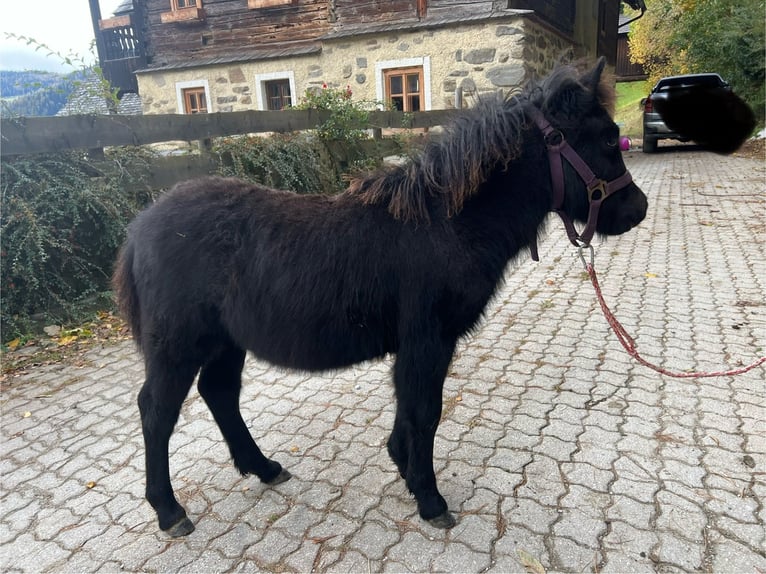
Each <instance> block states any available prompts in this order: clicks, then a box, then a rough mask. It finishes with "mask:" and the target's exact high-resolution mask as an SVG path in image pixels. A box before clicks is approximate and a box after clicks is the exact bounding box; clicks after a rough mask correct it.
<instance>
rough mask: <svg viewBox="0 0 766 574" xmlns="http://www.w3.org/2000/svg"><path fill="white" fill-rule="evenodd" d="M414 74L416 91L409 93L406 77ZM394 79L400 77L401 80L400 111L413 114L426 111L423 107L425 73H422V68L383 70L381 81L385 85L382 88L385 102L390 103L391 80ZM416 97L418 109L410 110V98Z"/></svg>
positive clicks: (391, 95)
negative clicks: (416, 77) (416, 85)
mask: <svg viewBox="0 0 766 574" xmlns="http://www.w3.org/2000/svg"><path fill="white" fill-rule="evenodd" d="M414 74H417V76H418V91H417V92H415V91H409V90H408V89H407V76H412V75H414ZM394 77H401V78H402V92H401V97H402V110H401V111H403V112H414V111H423V110H425V109H426V106H425V73H424V71H423V66H411V67H407V68H387V69H385V70H383V81H384V84H385V87H384V94H385V101H386V102H389V103H390V102H391V101H392V98H393V94H392V90H391V79H392V78H394ZM399 95H400V94H396V96H399ZM415 95H417V97H418V102H419V103H418V109H417V110H413V109H412V97H413V96H415Z"/></svg>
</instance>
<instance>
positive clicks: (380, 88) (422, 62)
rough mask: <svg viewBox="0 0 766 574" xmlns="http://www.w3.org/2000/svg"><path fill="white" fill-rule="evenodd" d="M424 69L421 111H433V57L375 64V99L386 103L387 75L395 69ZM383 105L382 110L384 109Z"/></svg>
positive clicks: (382, 61) (381, 61) (402, 59)
mask: <svg viewBox="0 0 766 574" xmlns="http://www.w3.org/2000/svg"><path fill="white" fill-rule="evenodd" d="M417 67H422V68H423V84H422V85H423V101H422V102H421V106H420V109H422V110H423V111H429V110H431V98H432V97H433V94H432V93H431V57H430V56H420V57H415V58H401V59H397V60H378V61H377V62H375V99H376V100H377V101H379V102H385V101H386V99H387V96H386V79H385V73H386V72H387V71H388V70H393V69H395V68H417ZM382 105H383V104H381V109H382Z"/></svg>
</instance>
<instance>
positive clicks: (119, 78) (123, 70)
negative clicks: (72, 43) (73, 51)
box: [99, 14, 146, 93]
mask: <svg viewBox="0 0 766 574" xmlns="http://www.w3.org/2000/svg"><path fill="white" fill-rule="evenodd" d="M99 29H100V30H99V33H100V38H99V40H100V43H101V48H102V54H101V68H102V70H103V72H104V77H105V78H106V79H107V80H109V82H110V83H111V84H112V86H113V87H115V88H117V90H118V91H119V92H120V93H125V92H137V91H138V81H137V80H136V76H135V74H134V72H135V71H136V70H138V69H141V68H143V67H144V66H146V54H145V52H144V47H143V43H142V42H141V40H140V39H139V38H138V37H137V35H136V31H135V28H134V27H133V23H132V21H131V16H130V15H129V14H127V15H123V16H117V17H114V18H108V19H106V20H100V21H99Z"/></svg>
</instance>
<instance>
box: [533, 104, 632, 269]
mask: <svg viewBox="0 0 766 574" xmlns="http://www.w3.org/2000/svg"><path fill="white" fill-rule="evenodd" d="M529 115H530V116H531V118H532V120H533V121H534V122H535V124H536V125H537V127H538V128H540V131H542V132H543V137H544V138H545V145H546V147H547V148H548V162H549V163H550V167H551V182H552V184H553V202H552V204H551V211H553V212H554V213H557V214H558V216H559V217H560V218H561V221H563V222H564V228H565V229H566V232H567V236H568V237H569V241H571V242H572V245H574V246H575V247H581V246H584V245H590V241H591V239H593V234H594V233H595V232H596V223H597V221H598V211H599V209H600V208H601V202H602V201H604V200H605V199H606V198H607V197H609V196H610V195H611V194H612V193H614V192H615V191H617V190H620V189H622V188H624V187H625V186H626V185H628V184H629V183H630V182H632V181H633V177H632V176H631V175H630V172H629V171H628V170H625V173H623V174H622V175H621V176H620V177H618V178H616V179H613V180H611V181H604V180H603V179H599V178H598V177H596V175H595V174H594V173H593V171H592V170H591V169H590V167H588V164H587V163H585V161H584V160H583V159H582V158H581V157H580V156H579V155H578V153H577V152H576V151H575V150H574V149H573V148H572V146H570V145H569V142H567V141H566V139H565V138H564V134H563V133H562V132H561V130H558V129H556V128H554V127H553V126H552V125H551V124H550V122H549V121H548V120H547V119H545V116H544V115H543V113H542V112H541V111H540V110H539V109H537V108H535V107H532V108H530V112H529ZM565 159H566V160H567V161H568V162H569V165H571V166H572V167H573V168H574V170H575V171H576V172H577V174H578V175H579V176H580V178H581V179H582V180H583V181H584V182H585V187H586V189H587V190H588V203H589V206H590V207H589V209H588V221H587V222H586V224H585V228H584V229H583V231H582V233H577V229H575V226H574V222H573V221H572V218H571V217H569V215H567V213H565V212H564V209H563V207H564V160H565ZM529 250H530V251H531V255H532V259H533V260H534V261H539V260H540V258H539V256H538V253H537V238H536V237H535V238H533V239H532V241H531V243H530V246H529Z"/></svg>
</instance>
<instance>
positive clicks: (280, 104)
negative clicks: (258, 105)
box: [263, 79, 292, 110]
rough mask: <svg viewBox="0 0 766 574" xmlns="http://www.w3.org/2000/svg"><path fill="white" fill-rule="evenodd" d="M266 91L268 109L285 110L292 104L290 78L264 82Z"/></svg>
mask: <svg viewBox="0 0 766 574" xmlns="http://www.w3.org/2000/svg"><path fill="white" fill-rule="evenodd" d="M263 89H264V91H265V92H266V109H267V110H284V109H285V108H289V107H290V105H291V104H292V101H291V98H290V80H287V79H284V80H270V81H268V82H264V83H263Z"/></svg>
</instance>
